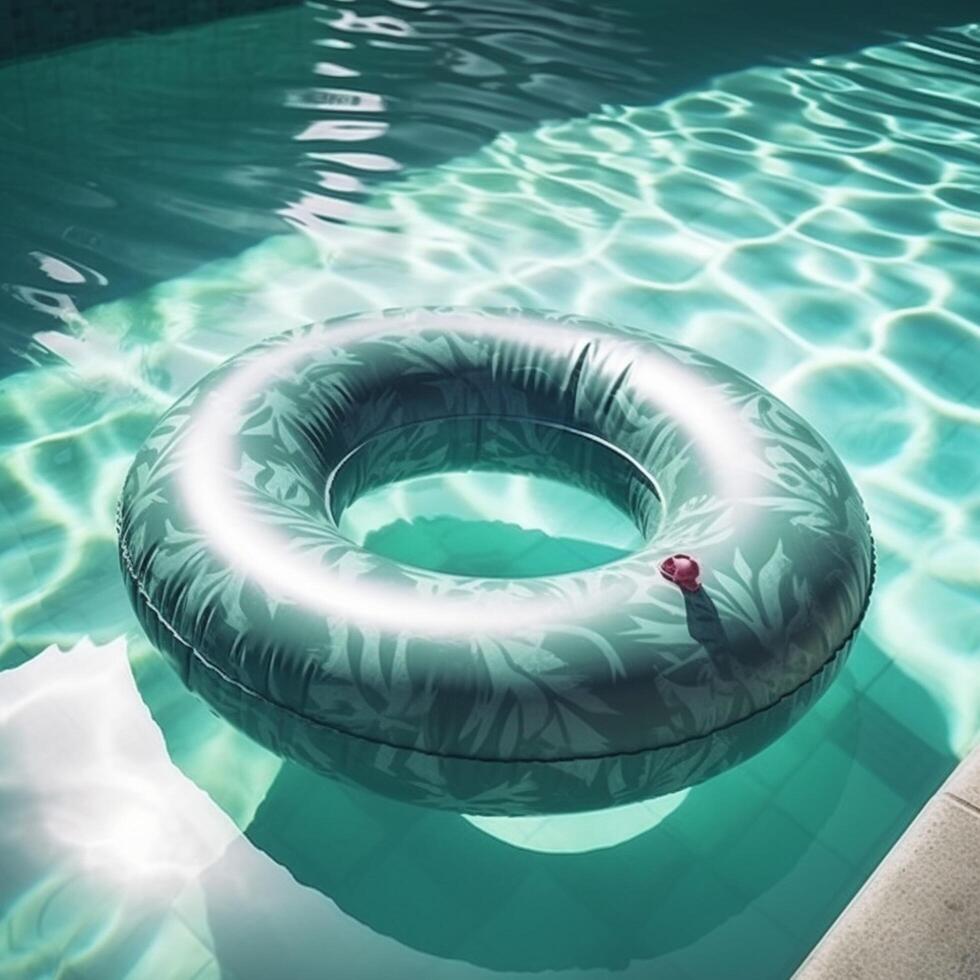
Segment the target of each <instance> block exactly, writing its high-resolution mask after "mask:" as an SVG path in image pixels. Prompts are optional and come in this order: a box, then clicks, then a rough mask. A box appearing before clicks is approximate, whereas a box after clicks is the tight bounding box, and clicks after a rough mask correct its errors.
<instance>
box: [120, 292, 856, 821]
mask: <svg viewBox="0 0 980 980" xmlns="http://www.w3.org/2000/svg"><path fill="white" fill-rule="evenodd" d="M471 467H485V468H492V469H502V468H504V469H510V470H514V471H517V472H535V473H539V474H544V475H548V476H552V477H555V478H558V479H564V480H566V481H568V482H572V483H578V484H579V485H582V486H585V487H586V488H587V489H590V490H593V491H595V492H599V493H603V494H605V495H607V496H608V497H609V498H610V499H611V500H613V502H615V503H617V504H618V505H619V506H621V507H622V508H623V509H624V510H627V511H628V512H629V513H631V515H632V516H633V518H634V520H635V521H636V522H637V525H638V526H639V527H640V528H641V530H643V531H644V533H645V535H646V537H647V544H646V546H645V547H644V548H642V549H640V550H639V551H638V552H636V553H635V554H632V555H629V556H626V557H624V558H621V559H618V560H616V561H613V562H611V563H609V564H606V565H603V566H599V567H597V568H591V569H586V570H583V571H579V572H572V573H565V574H561V575H554V576H548V577H542V578H537V579H491V578H480V579H477V578H463V577H459V576H453V575H448V574H444V573H439V572H433V571H428V570H423V569H419V568H415V567H412V566H409V565H405V564H402V563H399V562H394V561H392V560H390V559H387V558H384V557H382V556H380V555H376V554H373V553H371V552H368V551H366V550H364V549H363V548H360V547H358V546H357V545H355V544H353V543H352V542H350V541H349V540H347V539H346V538H344V537H343V536H342V535H341V534H340V532H339V530H338V527H337V522H338V518H339V513H340V512H341V511H342V509H343V507H344V506H346V504H347V503H349V502H350V501H351V500H352V499H354V498H356V497H357V496H358V495H359V494H360V493H363V492H364V491H365V490H366V489H369V488H370V487H371V486H372V485H377V484H378V483H383V482H387V481H390V480H394V479H398V478H401V477H404V476H408V475H421V474H422V473H433V472H442V471H450V470H457V469H465V468H471ZM119 545H120V556H121V562H122V567H123V572H124V577H125V579H126V581H127V585H128V589H129V593H130V596H131V599H132V601H133V604H134V607H135V608H136V611H137V613H138V615H139V617H140V620H141V622H142V624H143V626H144V628H145V629H146V631H147V633H148V635H149V637H150V639H151V640H152V641H153V642H154V643H155V645H156V646H158V647H159V648H160V649H161V650H162V651H163V652H164V653H165V654H166V655H167V656H168V657H169V658H170V660H171V661H172V662H173V663H174V664H175V666H176V667H177V669H178V670H179V671H180V673H181V675H182V676H183V678H184V680H185V682H186V683H187V684H188V686H190V687H191V688H192V689H194V690H196V691H198V692H199V693H200V694H201V695H202V696H203V697H204V698H205V699H206V700H207V701H208V702H209V703H210V704H211V705H212V706H213V707H215V708H216V709H217V710H218V711H219V712H220V713H221V714H223V715H224V716H225V717H227V718H228V719H229V720H231V721H232V722H234V723H235V724H237V725H238V726H239V727H241V728H242V729H243V730H245V731H246V732H247V733H249V734H250V735H252V736H253V737H254V738H256V739H257V740H258V741H260V742H262V743H263V744H266V745H268V746H270V747H272V748H274V749H276V750H277V751H279V752H281V753H282V754H284V755H287V756H290V757H293V758H296V759H299V760H300V761H302V762H305V763H307V764H308V765H311V766H313V767H314V768H316V769H319V770H321V771H325V772H328V773H331V774H334V775H337V776H339V777H341V778H345V779H350V780H354V781H356V782H359V783H361V784H364V785H367V786H370V787H373V788H375V789H377V790H379V791H381V792H385V793H388V794H391V795H395V796H398V797H400V798H404V799H410V800H414V801H417V802H421V803H426V804H429V805H435V806H444V807H449V808H453V809H460V810H464V811H466V812H470V813H511V814H514V813H535V812H560V811H570V810H582V809H594V808H599V807H604V806H609V805H614V804H619V803H626V802H630V801H633V800H636V799H641V798H645V797H649V796H654V795H658V794H662V793H667V792H672V791H674V790H676V789H678V788H680V787H683V786H686V785H690V784H692V783H695V782H698V781H701V780H703V779H706V778H708V777H710V776H711V775H713V774H715V773H717V772H720V771H723V770H724V769H726V768H728V767H729V766H731V765H733V764H735V763H737V762H739V761H741V760H742V759H745V758H747V757H748V756H750V755H752V754H754V753H755V752H756V751H758V750H759V749H761V748H762V747H764V746H765V745H766V744H768V743H769V742H771V741H772V740H773V739H774V738H776V737H777V736H778V735H779V734H780V733H782V732H783V731H785V730H786V728H787V727H789V726H790V725H791V724H793V722H794V721H795V720H796V719H797V718H798V717H799V716H800V715H801V714H802V713H803V712H804V711H805V710H806V709H807V708H808V707H809V705H810V704H812V702H813V701H814V700H816V698H817V697H819V695H820V694H821V693H822V692H823V690H824V689H825V688H826V686H827V685H828V684H829V683H830V681H831V680H832V679H833V677H834V676H835V674H836V672H837V670H839V668H840V666H841V664H842V663H843V660H844V657H845V655H846V652H847V650H848V648H849V646H850V642H851V640H852V638H853V636H854V633H855V631H856V629H857V627H858V625H859V623H860V620H861V618H862V616H863V614H864V611H865V610H866V608H867V604H868V601H869V597H870V592H871V585H872V579H873V570H874V554H873V544H872V539H871V534H870V530H869V527H868V523H867V518H866V516H865V513H864V508H863V506H862V503H861V500H860V497H859V495H858V493H857V491H856V489H855V487H854V485H853V483H852V482H851V479H850V477H849V476H848V474H847V472H846V470H845V469H844V467H843V464H842V463H841V462H840V461H839V460H838V459H837V457H836V456H835V454H834V453H833V451H832V450H831V449H830V447H829V446H828V445H827V444H826V443H825V442H824V440H823V439H822V438H821V437H820V436H819V435H818V434H817V433H816V432H814V431H813V430H812V429H811V428H810V427H809V426H808V425H807V424H806V423H805V422H804V421H803V420H802V419H800V418H799V416H797V415H796V414H795V413H794V412H793V411H792V410H790V409H789V408H787V407H786V406H785V405H783V404H782V403H781V402H779V401H778V400H777V399H776V398H775V397H774V396H773V395H771V394H770V393H768V392H767V391H765V390H764V389H763V388H761V387H759V386H758V385H756V384H755V383H754V382H752V381H751V380H750V379H748V378H747V377H745V376H744V375H742V374H739V373H738V372H736V371H734V370H733V369H731V368H729V367H726V366H725V365H723V364H721V363H720V362H718V361H716V360H714V359H712V358H710V357H708V356H706V355H703V354H701V353H699V352H697V351H694V350H692V349H690V348H687V347H684V346H682V345H679V344H676V343H672V342H670V341H667V340H665V339H663V338H658V337H656V336H655V335H651V334H650V333H649V332H647V331H642V332H641V331H639V330H635V329H632V328H627V327H621V326H614V325H611V324H607V323H602V322H598V321H594V320H586V319H583V318H576V317H566V316H560V315H557V314H550V313H537V312H529V311H523V310H516V309H514V310H484V311H476V310H465V309H454V308H446V309H432V308H425V309H416V310H389V311H386V312H384V313H380V314H362V315H358V316H354V317H346V318H342V319H338V320H332V321H326V322H324V323H317V324H312V325H309V326H307V327H304V328H301V329H298V330H295V331H291V332H289V333H287V334H283V335H281V336H278V337H274V338H271V339H269V340H267V341H264V342H263V343H260V344H258V345H256V346H255V347H252V348H250V349H249V350H247V351H245V352H243V353H242V354H240V355H238V356H236V357H234V358H232V359H231V360H230V361H228V362H226V363H225V364H224V365H222V366H221V367H219V368H218V369H217V370H216V371H214V372H212V373H211V374H210V375H208V376H207V377H206V378H204V379H203V380H202V381H201V382H199V383H198V384H197V385H196V386H195V387H194V388H192V389H191V390H190V391H189V392H188V393H187V394H185V395H184V396H183V397H182V398H181V399H179V400H178V402H177V403H176V404H175V405H174V406H173V408H172V409H171V410H170V411H169V412H168V413H167V414H166V415H165V416H164V418H163V419H162V420H161V421H160V423H159V424H158V426H157V427H156V429H155V430H154V432H153V433H152V434H151V436H150V437H149V439H148V440H147V442H146V443H145V445H144V446H143V448H142V449H141V450H140V452H139V453H138V454H137V457H136V459H135V461H134V463H133V466H132V469H131V470H130V474H129V476H128V478H127V480H126V484H125V487H124V490H123V495H122V499H121V501H120V508H119ZM674 553H681V554H685V555H691V556H693V557H694V558H695V559H696V561H697V562H698V565H699V567H700V570H701V579H700V588H698V589H697V590H695V591H687V590H685V589H681V588H678V587H677V586H676V585H674V584H672V583H670V582H668V581H666V580H665V579H664V578H663V576H662V575H661V574H660V572H659V571H658V566H659V564H660V562H661V561H662V560H663V559H664V558H665V557H667V556H669V555H671V554H674Z"/></svg>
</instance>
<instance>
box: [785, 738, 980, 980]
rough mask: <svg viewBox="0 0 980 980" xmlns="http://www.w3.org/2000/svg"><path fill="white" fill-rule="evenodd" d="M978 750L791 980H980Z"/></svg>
mask: <svg viewBox="0 0 980 980" xmlns="http://www.w3.org/2000/svg"><path fill="white" fill-rule="evenodd" d="M978 881H980V746H978V747H977V748H975V749H974V750H973V751H972V752H971V753H970V754H969V755H968V756H967V757H966V759H964V760H963V761H962V762H961V763H960V764H959V765H958V766H957V767H956V769H955V770H954V771H953V773H952V774H951V775H950V777H949V778H948V779H947V780H946V782H945V783H944V784H943V785H942V786H941V787H940V788H939V789H938V790H937V791H936V793H935V794H934V795H933V796H932V797H931V798H930V799H929V801H928V802H927V803H926V805H925V806H924V807H923V808H922V811H921V812H920V813H919V814H918V816H917V817H916V818H915V820H914V821H913V822H912V824H911V825H910V826H909V828H908V829H907V830H906V831H905V833H904V834H903V835H902V836H901V838H899V840H898V841H897V842H896V844H895V845H894V846H893V847H892V849H891V850H890V851H889V852H888V854H887V855H886V856H885V858H884V860H883V861H882V862H881V864H880V865H879V866H878V868H877V869H876V870H875V872H874V873H873V874H872V875H871V877H870V878H869V879H868V881H867V882H866V883H865V884H864V886H863V887H862V888H861V890H860V891H859V892H858V893H857V895H856V896H855V897H854V898H853V899H852V900H851V902H850V903H849V904H848V906H847V907H846V908H845V909H844V911H843V912H842V913H841V915H840V917H839V918H838V919H837V921H836V922H834V924H833V925H832V926H831V927H830V929H829V930H828V931H827V933H826V934H825V935H824V937H823V938H822V939H821V940H820V942H819V943H818V944H817V945H816V946H815V947H814V949H813V950H812V951H811V952H810V954H809V956H808V957H807V958H806V960H805V961H804V962H803V965H802V966H801V967H800V968H799V970H798V971H797V972H796V973H795V974H794V980H854V978H858V977H860V978H861V980H906V978H907V980H928V978H936V980H939V978H942V980H956V978H963V980H968V978H971V977H978V976H980V888H978V887H977V882H978Z"/></svg>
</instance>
